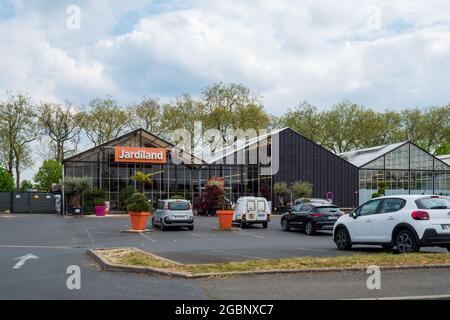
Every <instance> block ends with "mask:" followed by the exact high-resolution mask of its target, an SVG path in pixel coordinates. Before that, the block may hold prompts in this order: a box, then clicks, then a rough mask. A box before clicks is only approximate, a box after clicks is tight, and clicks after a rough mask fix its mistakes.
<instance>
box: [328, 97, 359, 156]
mask: <svg viewBox="0 0 450 320" xmlns="http://www.w3.org/2000/svg"><path fill="white" fill-rule="evenodd" d="M363 110H364V109H363V108H362V107H361V106H359V105H357V104H355V103H352V102H349V101H344V102H340V103H338V104H336V105H334V106H333V108H332V109H331V110H329V111H325V112H323V113H322V114H321V117H320V118H321V121H322V124H323V134H324V137H325V138H324V141H323V145H324V146H325V147H327V148H328V149H330V150H332V151H334V152H335V153H341V152H346V151H350V150H352V149H355V148H358V147H359V143H358V139H359V136H360V134H361V133H362V131H363V130H365V129H364V128H363V127H362V126H361V120H362V118H363Z"/></svg>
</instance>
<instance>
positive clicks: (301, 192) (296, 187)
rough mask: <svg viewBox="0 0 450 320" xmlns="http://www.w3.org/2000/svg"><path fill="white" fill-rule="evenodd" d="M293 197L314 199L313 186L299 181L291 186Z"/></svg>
mask: <svg viewBox="0 0 450 320" xmlns="http://www.w3.org/2000/svg"><path fill="white" fill-rule="evenodd" d="M291 190H292V196H293V197H294V199H298V198H306V199H309V198H311V197H312V192H313V187H312V184H311V183H309V182H308V181H304V182H302V181H297V182H294V183H293V184H292V186H291Z"/></svg>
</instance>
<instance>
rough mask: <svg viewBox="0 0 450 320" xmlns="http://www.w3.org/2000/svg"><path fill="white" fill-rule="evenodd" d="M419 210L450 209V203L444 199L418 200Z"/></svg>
mask: <svg viewBox="0 0 450 320" xmlns="http://www.w3.org/2000/svg"><path fill="white" fill-rule="evenodd" d="M416 205H417V208H419V209H450V202H449V201H448V200H447V199H444V198H424V199H418V200H416Z"/></svg>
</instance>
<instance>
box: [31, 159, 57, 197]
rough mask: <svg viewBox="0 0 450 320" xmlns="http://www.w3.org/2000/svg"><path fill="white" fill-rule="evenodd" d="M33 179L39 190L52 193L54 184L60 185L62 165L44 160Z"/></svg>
mask: <svg viewBox="0 0 450 320" xmlns="http://www.w3.org/2000/svg"><path fill="white" fill-rule="evenodd" d="M33 179H34V182H35V183H36V188H37V189H38V190H40V191H46V192H49V191H51V187H52V184H53V183H59V181H60V180H61V179H62V166H61V163H60V162H59V161H55V160H44V162H43V163H42V166H41V167H40V168H39V170H38V172H37V173H36V174H35V175H34V178H33Z"/></svg>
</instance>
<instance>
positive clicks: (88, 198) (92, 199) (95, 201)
mask: <svg viewBox="0 0 450 320" xmlns="http://www.w3.org/2000/svg"><path fill="white" fill-rule="evenodd" d="M106 200H107V196H106V192H105V191H103V190H102V189H93V190H90V191H86V192H85V193H84V194H83V208H84V212H86V213H93V212H94V206H103V205H105V202H106Z"/></svg>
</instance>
